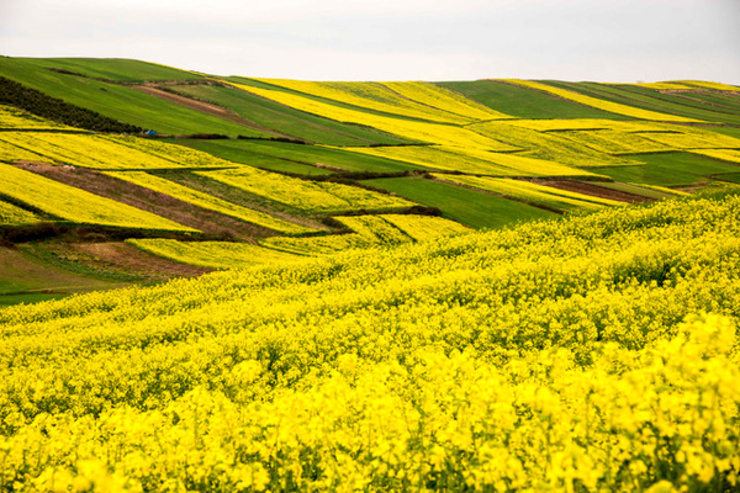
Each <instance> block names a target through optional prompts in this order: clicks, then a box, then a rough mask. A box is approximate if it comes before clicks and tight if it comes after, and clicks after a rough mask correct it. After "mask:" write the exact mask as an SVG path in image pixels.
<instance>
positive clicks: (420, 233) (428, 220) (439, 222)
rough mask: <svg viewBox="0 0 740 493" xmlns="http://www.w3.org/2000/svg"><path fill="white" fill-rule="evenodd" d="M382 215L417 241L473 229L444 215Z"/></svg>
mask: <svg viewBox="0 0 740 493" xmlns="http://www.w3.org/2000/svg"><path fill="white" fill-rule="evenodd" d="M380 217H382V218H383V219H385V220H386V221H388V222H389V223H391V224H392V225H394V226H395V227H397V228H398V229H400V230H401V231H403V232H404V233H406V234H407V235H409V236H410V237H411V238H413V239H414V240H416V241H426V240H431V239H433V238H438V237H440V236H448V235H452V234H458V233H465V232H469V231H471V230H470V228H468V227H467V226H463V225H462V224H460V223H457V222H455V221H450V220H449V219H444V218H442V217H435V216H417V215H413V214H383V215H382V216H380Z"/></svg>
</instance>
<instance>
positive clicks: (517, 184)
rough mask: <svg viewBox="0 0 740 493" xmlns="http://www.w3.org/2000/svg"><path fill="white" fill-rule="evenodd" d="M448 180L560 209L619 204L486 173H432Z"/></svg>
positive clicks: (581, 208)
mask: <svg viewBox="0 0 740 493" xmlns="http://www.w3.org/2000/svg"><path fill="white" fill-rule="evenodd" d="M432 176H434V177H436V178H438V179H441V180H446V181H448V182H452V183H458V184H461V185H465V186H469V187H473V188H477V189H480V190H485V191H488V192H493V193H496V194H500V195H502V196H504V197H508V198H514V199H518V200H523V201H525V202H527V203H530V204H536V205H542V206H546V207H549V208H552V209H557V210H561V211H573V210H598V209H601V208H603V207H605V206H614V205H621V202H617V201H615V200H610V199H606V198H600V197H594V196H590V195H584V194H582V193H576V192H568V191H566V190H561V189H557V188H552V187H546V186H543V185H538V184H536V183H530V182H527V181H523V180H511V179H505V178H491V177H486V176H462V175H432Z"/></svg>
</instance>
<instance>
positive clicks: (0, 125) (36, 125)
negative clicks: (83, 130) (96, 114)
mask: <svg viewBox="0 0 740 493" xmlns="http://www.w3.org/2000/svg"><path fill="white" fill-rule="evenodd" d="M0 129H3V130H10V129H12V130H19V129H30V130H79V129H76V128H73V127H68V126H66V125H62V124H60V123H56V122H53V121H51V120H46V119H44V118H40V117H38V116H36V115H32V114H31V113H28V112H26V111H23V110H19V109H18V108H13V107H12V106H5V105H1V104H0Z"/></svg>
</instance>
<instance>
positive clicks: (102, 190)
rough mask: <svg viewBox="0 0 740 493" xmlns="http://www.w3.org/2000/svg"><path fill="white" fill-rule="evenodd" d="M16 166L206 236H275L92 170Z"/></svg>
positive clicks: (37, 165) (248, 224) (246, 237)
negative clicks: (151, 214) (155, 215)
mask: <svg viewBox="0 0 740 493" xmlns="http://www.w3.org/2000/svg"><path fill="white" fill-rule="evenodd" d="M18 166H19V167H21V168H23V169H25V170H28V171H32V172H34V173H37V174H39V175H42V176H45V177H47V178H51V179H52V180H56V181H59V182H61V183H65V184H67V185H71V186H73V187H77V188H81V189H83V190H86V191H88V192H91V193H94V194H96V195H100V196H103V197H107V198H109V199H112V200H116V201H118V202H121V203H123V204H127V205H130V206H133V207H136V208H138V209H142V210H145V211H147V212H151V213H153V214H157V215H158V216H161V217H164V218H167V219H170V220H172V221H174V222H176V223H178V224H182V225H183V226H189V227H191V228H195V229H197V230H200V231H202V232H203V233H206V234H209V235H219V236H223V235H226V236H227V237H228V236H232V237H234V238H239V239H242V240H245V239H250V238H264V237H268V236H275V235H276V233H275V232H274V231H272V230H270V229H267V228H264V227H262V226H258V225H256V224H251V223H247V222H245V221H241V220H239V219H236V218H233V217H230V216H226V215H224V214H220V213H218V212H214V211H211V210H208V209H203V208H201V207H198V206H196V205H193V204H191V203H189V202H185V201H182V200H179V199H176V198H174V197H170V196H169V195H165V194H163V193H160V192H155V191H153V190H149V189H147V188H143V187H140V186H138V185H134V184H133V183H129V182H127V181H124V180H119V179H118V178H114V177H112V176H108V175H105V174H102V173H99V172H97V171H94V170H91V169H87V168H75V167H71V166H54V165H48V164H34V165H30V164H26V165H18Z"/></svg>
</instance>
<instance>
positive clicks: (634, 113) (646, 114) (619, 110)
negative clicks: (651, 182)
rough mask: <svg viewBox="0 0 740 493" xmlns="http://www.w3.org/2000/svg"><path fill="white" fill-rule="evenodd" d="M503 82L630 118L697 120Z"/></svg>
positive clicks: (524, 83) (539, 85)
mask: <svg viewBox="0 0 740 493" xmlns="http://www.w3.org/2000/svg"><path fill="white" fill-rule="evenodd" d="M505 82H508V83H510V84H517V85H520V86H523V87H528V88H530V89H536V90H538V91H544V92H547V93H549V94H552V95H555V96H558V97H561V98H563V99H568V100H570V101H575V102H577V103H580V104H585V105H586V106H591V107H593V108H598V109H601V110H604V111H609V112H612V113H616V114H619V115H625V116H629V117H632V118H639V119H641V120H655V121H664V122H697V121H699V120H695V119H693V118H684V117H680V116H675V115H669V114H666V113H658V112H656V111H649V110H644V109H641V108H635V107H633V106H627V105H624V104H619V103H613V102H610V101H604V100H602V99H597V98H594V97H591V96H586V95H583V94H579V93H576V92H572V91H568V90H565V89H560V88H558V87H553V86H550V85H546V84H542V83H540V82H535V81H529V80H520V79H505Z"/></svg>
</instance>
